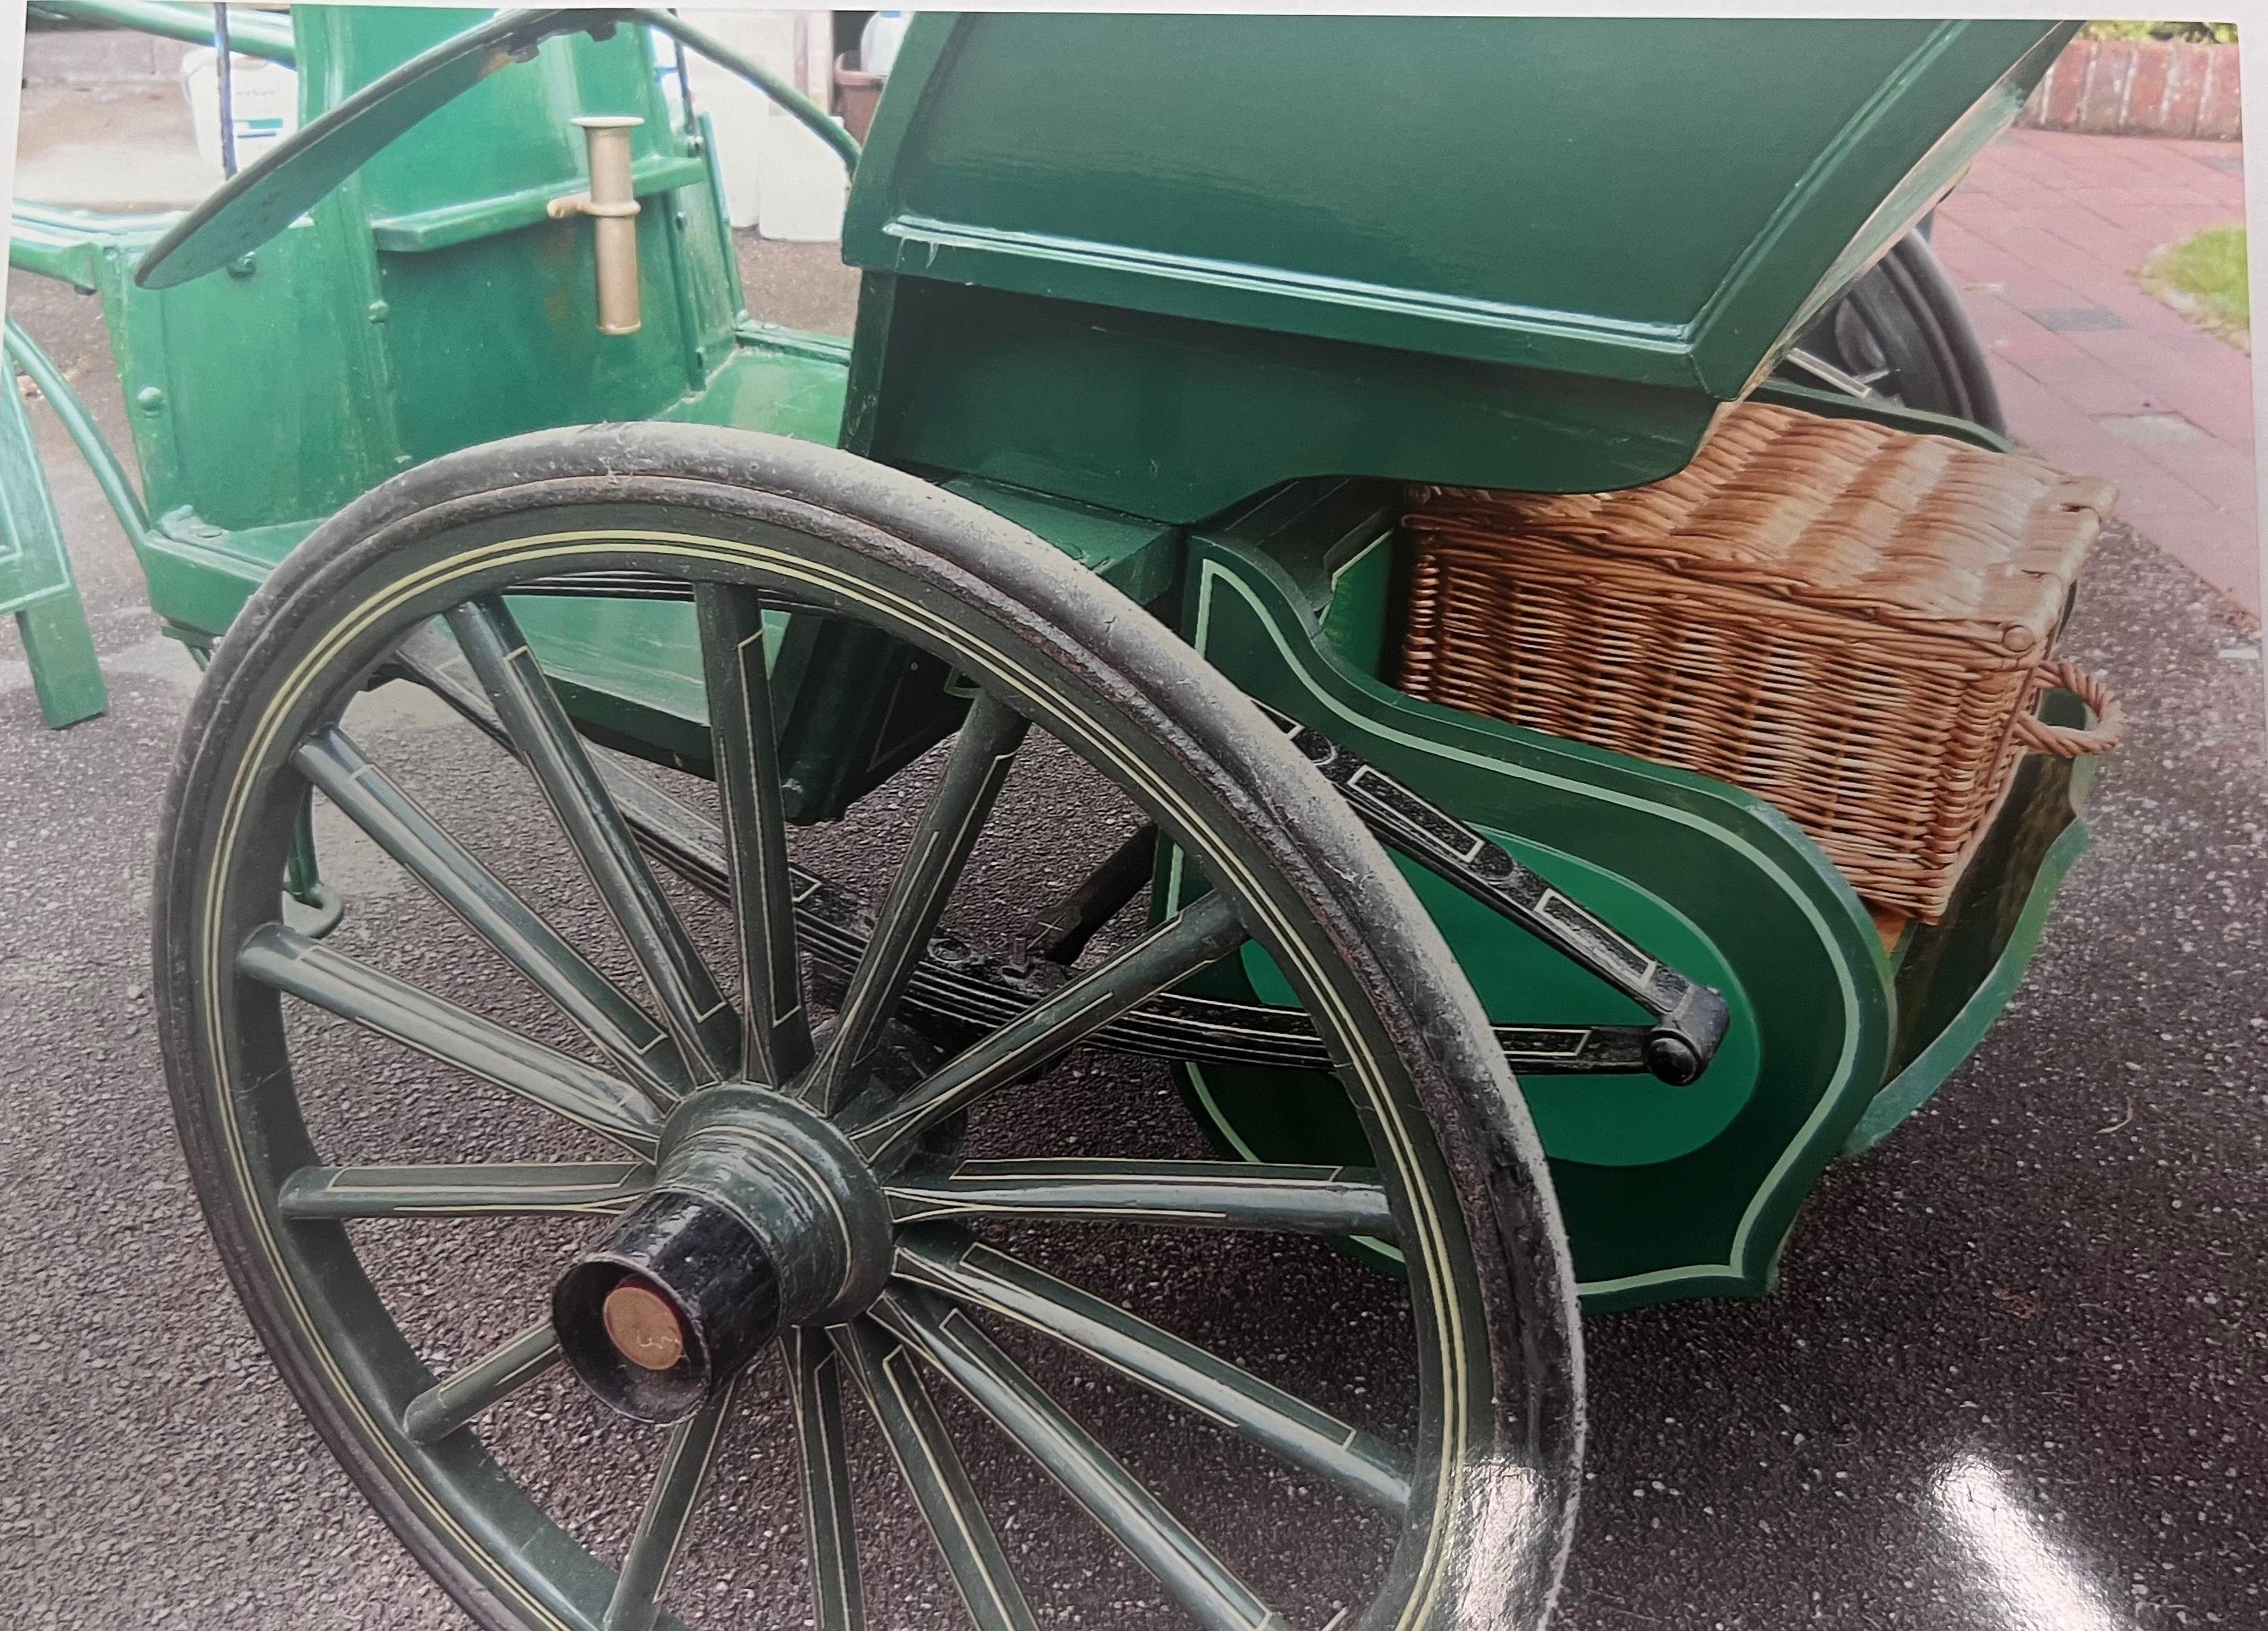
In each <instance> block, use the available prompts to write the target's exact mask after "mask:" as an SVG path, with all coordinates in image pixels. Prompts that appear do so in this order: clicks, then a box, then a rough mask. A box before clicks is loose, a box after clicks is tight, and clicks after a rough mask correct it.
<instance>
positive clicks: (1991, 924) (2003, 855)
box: [1844, 691, 2096, 1155]
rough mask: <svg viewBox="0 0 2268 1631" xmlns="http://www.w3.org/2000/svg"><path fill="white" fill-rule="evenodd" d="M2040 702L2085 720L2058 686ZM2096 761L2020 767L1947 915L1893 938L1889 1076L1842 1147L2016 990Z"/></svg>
mask: <svg viewBox="0 0 2268 1631" xmlns="http://www.w3.org/2000/svg"><path fill="white" fill-rule="evenodd" d="M2040 712H2041V714H2042V716H2043V717H2044V718H2046V719H2048V720H2050V721H2051V723H2054V724H2070V725H2084V724H2090V723H2092V721H2091V720H2090V718H2089V716H2088V711H2087V709H2086V708H2085V706H2084V705H2083V704H2081V703H2080V701H2079V699H2078V698H2076V697H2074V696H2071V695H2069V694H2066V693H2064V692H2060V691H2057V692H2051V693H2050V694H2049V695H2048V697H2047V698H2046V699H2045V701H2044V702H2043V704H2042V707H2041V709H2040ZM2095 766H2096V761H2095V760H2092V759H2080V760H2051V759H2037V758H2035V759H2030V760H2026V761H2025V762H2024V763H2023V764H2022V765H2021V767H2019V768H2018V769H2017V772H2016V779H2015V782H2014V785H2013V786H2012V787H2011V789H2010V790H2009V794H2008V801H2007V805H2006V806H2005V807H2004V808H2003V809H2002V811H2001V812H2000V815H1999V818H1998V819H1995V821H1994V822H1993V825H1992V831H1991V832H1990V833H1989V834H1987V835H1986V837H1985V841H1984V842H1983V843H1981V844H1980V845H1978V846H1977V853H1976V855H1975V856H1972V857H1971V858H1970V863H1969V867H1968V870H1967V871H1965V872H1963V873H1962V878H1961V883H1960V885H1959V887H1958V888H1956V889H1955V892H1954V897H1953V900H1952V902H1951V904H1950V905H1949V906H1948V907H1947V909H1946V914H1945V916H1944V917H1943V918H1942V919H1940V921H1939V922H1936V923H1933V924H1928V925H1921V926H1918V927H1916V928H1915V929H1913V930H1912V931H1911V933H1909V935H1908V936H1907V937H1906V939H1905V942H1904V944H1902V945H1901V946H1900V947H1899V948H1898V959H1897V1001H1898V1038H1897V1043H1896V1047H1895V1048H1894V1049H1893V1051H1892V1054H1891V1065H1890V1068H1891V1069H1892V1070H1893V1071H1894V1072H1895V1073H1896V1074H1894V1075H1893V1076H1891V1078H1890V1080H1889V1082H1888V1083H1887V1084H1884V1086H1883V1088H1882V1091H1881V1092H1880V1093H1879V1094H1877V1095H1876V1096H1875V1098H1874V1103H1873V1104H1871V1105H1869V1106H1867V1113H1866V1114H1865V1115H1864V1116H1862V1117H1861V1118H1860V1119H1859V1124H1858V1126H1856V1127H1854V1128H1852V1129H1851V1136H1850V1138H1849V1140H1848V1142H1846V1143H1845V1146H1844V1151H1845V1154H1847V1155H1856V1154H1858V1153H1859V1152H1860V1151H1861V1150H1867V1149H1871V1148H1872V1147H1873V1146H1874V1145H1875V1144H1877V1143H1879V1142H1881V1140H1882V1139H1883V1138H1884V1137H1885V1136H1887V1135H1889V1132H1890V1130H1891V1128H1895V1127H1896V1126H1897V1124H1898V1123H1899V1122H1900V1121H1903V1120H1905V1118H1906V1117H1908V1116H1909V1115H1911V1114H1912V1113H1914V1112H1915V1111H1916V1110H1918V1109H1919V1108H1921V1106H1923V1105H1925V1104H1926V1103H1927V1102H1928V1101H1929V1099H1930V1098H1931V1096H1932V1095H1933V1094H1934V1093H1935V1092H1936V1091H1937V1090H1938V1089H1939V1088H1940V1087H1941V1086H1943V1085H1944V1084H1945V1080H1946V1078H1947V1077H1948V1076H1951V1075H1952V1074H1953V1072H1954V1070H1955V1068H1957V1067H1958V1066H1959V1065H1960V1063H1961V1062H1962V1061H1963V1060H1964V1059H1966V1058H1968V1057H1969V1055H1970V1054H1971V1053H1973V1052H1975V1051H1976V1047H1977V1043H1979V1042H1980V1041H1982V1040H1984V1038H1985V1032H1987V1031H1989V1030H1990V1029H1992V1023H1993V1021H1994V1020H1996V1019H1998V1018H1999V1017H2000V1010H2002V1009H2004V1008H2006V1007H2007V1004H2008V999H2009V998H2011V997H2013V996H2014V995H2015V994H2016V987H2017V986H2018V984H2019V983H2020V982H2021V981H2022V979H2023V977H2024V970H2025V969H2026V968H2027V967H2028V966H2030V963H2031V960H2032V953H2033V951H2035V950H2036V948H2037V947H2038V945H2039V939H2040V932H2041V930H2042V929H2043V928H2045V927H2046V924H2047V916H2048V908H2049V907H2051V906H2052V905H2053V904H2054V903H2055V895H2056V889H2057V886H2058V885H2059V884H2061V883H2062V881H2063V877H2064V874H2065V872H2066V871H2068V870H2069V868H2070V866H2071V864H2072V863H2073V862H2074V861H2076V860H2077V859H2078V858H2079V857H2080V855H2081V854H2082V853H2084V852H2085V850H2086V849H2087V846H2088V833H2087V827H2086V824H2085V823H2084V822H2082V821H2081V820H2080V811H2081V809H2082V808H2083V807H2084V806H2085V804H2086V800H2087V794H2088V790H2089V788H2090V786H2091V784H2092V783H2093V782H2094V780H2095Z"/></svg>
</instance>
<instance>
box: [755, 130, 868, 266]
mask: <svg viewBox="0 0 2268 1631" xmlns="http://www.w3.org/2000/svg"><path fill="white" fill-rule="evenodd" d="M841 122H842V121H840V120H837V121H836V123H838V124H839V123H841ZM761 165H762V173H763V187H762V190H761V191H760V192H759V193H758V194H757V195H756V231H759V232H761V233H762V235H763V236H764V237H766V238H774V239H783V240H784V241H786V242H789V243H797V244H820V243H831V242H833V241H834V240H835V239H839V238H841V237H842V236H843V201H844V200H845V198H847V197H848V196H849V194H850V190H851V187H850V183H851V175H850V172H848V171H847V170H845V169H844V168H843V161H842V159H840V158H836V154H835V150H834V149H833V148H831V147H829V146H828V145H827V143H824V142H822V141H821V140H820V139H819V138H818V137H817V136H814V135H813V134H812V133H811V132H810V131H809V130H806V129H804V128H803V126H802V125H801V124H800V123H799V122H798V121H795V120H794V119H792V118H791V117H790V116H789V115H788V114H784V113H783V112H781V111H779V110H778V109H777V108H775V109H774V110H773V111H772V114H771V115H770V117H769V118H767V119H766V120H765V121H764V126H763V145H762V154H761Z"/></svg>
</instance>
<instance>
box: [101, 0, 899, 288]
mask: <svg viewBox="0 0 2268 1631" xmlns="http://www.w3.org/2000/svg"><path fill="white" fill-rule="evenodd" d="M624 23H631V24H635V25H637V26H646V27H653V28H658V29H660V30H661V31H662V32H664V33H667V34H669V35H671V36H672V37H673V38H674V39H677V40H681V41H683V42H684V43H685V44H686V45H687V46H689V47H690V48H692V49H694V50H696V51H698V52H700V53H701V54H702V55H703V56H706V57H709V58H711V60H713V61H714V62H716V63H717V64H718V66H719V67H721V68H724V69H725V70H728V71H729V72H732V73H734V74H737V75H739V76H740V77H741V78H743V79H746V80H747V81H748V83H749V84H753V85H755V87H756V89H758V90H759V91H762V92H763V93H764V94H765V95H766V96H768V97H770V99H772V100H773V101H775V102H777V103H778V104H779V105H780V106H781V107H784V108H785V109H786V110H787V111H788V113H790V114H792V115H793V116H794V117H795V118H796V120H797V121H799V122H800V123H801V124H803V125H804V126H805V127H806V129H810V130H812V131H813V132H814V134H816V135H817V136H819V137H820V138H821V140H822V141H824V142H825V143H827V144H828V146H829V147H830V148H832V149H833V150H834V151H835V153H836V156H837V157H838V158H841V159H842V160H843V163H844V164H845V165H851V166H852V167H855V166H856V165H858V151H859V150H858V143H857V142H856V141H855V140H853V139H852V138H851V133H850V132H849V131H847V130H845V129H843V127H842V126H840V125H838V124H836V122H835V121H834V120H833V119H832V118H830V117H829V116H828V114H826V112H825V111H824V110H822V109H821V107H819V106H818V105H817V104H815V103H814V102H813V101H812V100H811V99H809V98H808V97H806V96H804V95H803V94H802V93H801V92H798V91H797V90H796V89H795V87H794V86H792V85H790V84H786V83H785V82H784V81H783V80H781V79H780V78H779V77H778V76H777V75H776V74H773V73H771V72H770V71H769V70H766V69H765V68H763V67H762V65H761V64H758V63H756V62H750V61H749V60H748V59H747V57H745V56H742V55H740V53H739V52H737V51H735V50H733V48H731V47H730V46H728V45H726V44H725V42H724V41H722V40H718V39H717V38H716V37H715V36H714V35H712V34H710V33H707V32H705V31H704V30H703V29H700V28H696V27H695V26H693V25H692V24H690V23H688V22H686V21H685V20H684V19H683V18H677V17H672V16H671V15H670V14H669V13H668V12H666V11H655V10H633V9H623V10H618V11H617V10H609V11H575V10H572V9H570V8H566V7H545V8H541V9H535V10H524V11H504V12H500V13H498V14H497V16H495V17H493V18H490V19H489V20H488V21H487V22H485V23H482V24H481V25H480V26H477V27H475V28H468V29H467V30H466V31H465V32H464V33H460V34H453V35H452V36H451V37H450V38H448V39H446V40H443V41H441V43H440V44H438V45H437V46H434V47H433V48H431V49H430V50H426V51H421V52H420V53H418V54H417V55H416V56H413V57H411V58H410V59H409V61H408V62H404V63H402V64H401V66H400V67H399V68H396V69H394V70H393V71H392V72H390V73H387V74H386V75H383V76H382V77H379V78H377V79H374V80H372V82H371V83H370V84H367V85H365V86H364V87H363V88H362V89H361V90H359V91H357V92H355V93H354V94H353V95H352V96H350V97H349V98H347V99H346V100H344V101H343V102H341V103H340V104H339V105H338V106H337V107H334V108H331V109H330V110H329V111H328V112H327V113H325V114H322V115H321V116H320V117H319V118H317V119H313V120H311V121H309V122H307V123H306V124H305V125H303V126H301V127H300V128H299V129H298V130H297V131H295V132H294V133H293V134H291V136H287V137H285V138H284V140H283V141H281V142H279V143H276V146H275V147H274V148H273V149H272V150H271V151H269V153H268V154H267V156H266V157H264V158H261V160H260V162H259V163H258V164H255V165H252V166H251V167H250V168H248V169H246V170H241V171H239V172H238V173H237V174H236V176H235V178H234V179H233V180H230V181H229V182H228V183H227V184H226V185H225V186H223V187H221V188H220V189H219V190H218V191H217V192H216V193H214V194H213V195H212V196H211V197H210V198H208V199H206V200H205V201H204V202H203V203H201V204H199V205H198V206H197V207H196V208H195V209H192V210H190V211H189V212H188V214H187V215H186V216H183V217H181V219H180V222H179V223H178V224H176V225H175V226H174V227H173V231H169V232H167V233H166V235H165V236H164V237H163V238H161V239H158V241H157V243H155V244H154V245H152V246H151V249H150V253H147V254H145V255H144V256H143V257H142V260H141V262H140V264H139V265H137V266H136V268H134V281H135V282H136V283H138V284H140V285H141V286H142V287H143V288H144V289H170V288H172V287H173V285H175V284H176V283H188V281H189V280H190V279H191V278H195V277H203V276H205V274H207V273H208V272H216V271H218V270H219V269H220V268H223V267H225V266H226V265H227V264H228V263H229V262H230V261H233V260H235V259H236V258H237V257H238V256H239V255H242V254H245V253H248V252H250V251H252V250H254V249H257V248H259V247H260V246H261V245H262V244H264V243H266V242H267V241H268V240H269V239H271V238H273V237H275V236H276V234H277V233H278V232H280V231H283V230H284V228H285V227H287V226H289V225H291V223H292V222H294V221H296V220H298V218H299V217H301V216H303V215H305V214H306V213H307V211H308V210H310V209H313V208H314V207H315V205H316V204H318V203H319V202H321V201H322V199H323V197H324V195H326V194H328V193H329V192H330V191H331V190H332V189H333V188H335V187H337V186H338V185H339V184H340V183H342V181H344V180H346V179H347V178H348V177H349V176H350V175H352V174H353V173H355V172H356V171H357V170H359V169H361V168H362V166H363V165H365V164H367V163H369V162H370V160H371V158H372V156H373V155H375V154H376V153H378V152H379V150H381V149H382V148H384V147H386V146H387V144H388V143H391V142H392V141H394V138H395V137H397V136H401V134H402V133H403V132H404V131H406V130H408V129H409V128H410V127H411V126H413V125H416V124H417V123H418V122H419V121H422V120H423V119H424V118H425V117H426V116H427V115H428V114H432V113H435V112H438V110H439V109H440V108H442V107H446V105H447V104H449V103H450V102H453V101H454V100H455V99H457V98H458V97H460V96H461V95H463V94H464V93H465V92H468V91H469V90H471V89H472V88H473V87H474V86H475V85H476V84H479V83H480V82H481V81H482V80H483V79H485V78H487V77H489V76H490V74H492V73H495V72H496V71H497V70H499V69H502V68H505V67H508V66H510V65H511V64H512V63H513V62H526V61H527V60H528V59H529V58H530V57H532V56H534V55H535V51H536V48H537V47H539V46H541V44H542V43H543V42H544V41H545V40H548V39H549V38H551V36H553V35H554V34H571V33H589V34H592V35H593V36H594V37H596V38H599V39H605V38H607V37H608V36H609V35H610V34H611V33H613V31H614V30H615V28H616V27H619V26H622V24H624Z"/></svg>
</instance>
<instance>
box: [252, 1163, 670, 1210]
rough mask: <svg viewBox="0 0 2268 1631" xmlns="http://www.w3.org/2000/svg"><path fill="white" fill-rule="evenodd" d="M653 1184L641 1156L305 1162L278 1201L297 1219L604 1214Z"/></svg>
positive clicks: (650, 1170)
mask: <svg viewBox="0 0 2268 1631" xmlns="http://www.w3.org/2000/svg"><path fill="white" fill-rule="evenodd" d="M652 1187H653V1168H652V1166H650V1165H648V1164H646V1163H644V1162H643V1161H557V1162H546V1163H541V1164H525V1165H504V1164H475V1165H469V1166H451V1165H446V1164H438V1165H401V1166H303V1167H301V1168H300V1169H299V1170H298V1172H294V1173H292V1174H291V1177H289V1178H287V1179H284V1188H283V1192H282V1194H280V1195H278V1197H277V1199H276V1206H277V1209H278V1210H280V1211H281V1212H282V1213H283V1214H284V1216H286V1217H289V1218H293V1219H306V1218H316V1217H520V1216H534V1215H537V1214H543V1213H570V1214H578V1213H583V1214H597V1215H601V1216H604V1215H609V1214H612V1213H615V1212H620V1211H623V1210H625V1209H628V1208H629V1206H630V1203H631V1202H632V1201H636V1200H637V1198H638V1197H639V1196H641V1195H643V1194H645V1193H646V1191H647V1190H649V1189H651V1188H652Z"/></svg>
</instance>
